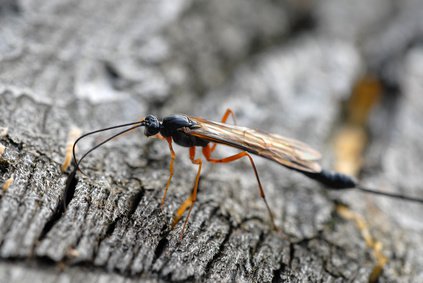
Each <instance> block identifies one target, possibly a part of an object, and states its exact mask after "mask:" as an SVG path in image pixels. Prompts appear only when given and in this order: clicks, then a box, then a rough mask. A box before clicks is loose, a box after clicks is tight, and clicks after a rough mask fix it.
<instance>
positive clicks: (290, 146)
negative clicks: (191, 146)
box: [186, 117, 322, 173]
mask: <svg viewBox="0 0 423 283" xmlns="http://www.w3.org/2000/svg"><path fill="white" fill-rule="evenodd" d="M189 118H190V119H191V120H192V121H194V122H195V123H197V125H196V126H195V127H193V128H191V129H189V130H187V132H186V133H187V134H189V135H193V136H196V137H199V138H201V139H204V140H208V141H211V142H216V143H220V144H225V145H227V146H231V147H235V148H238V149H241V150H245V151H248V152H250V153H252V154H256V155H259V156H262V157H264V158H267V159H270V160H273V161H275V162H277V163H279V164H281V165H283V166H286V167H289V168H291V169H295V170H299V171H304V172H310V173H319V172H320V171H321V170H322V169H321V167H320V165H319V163H318V162H317V161H318V160H319V159H320V158H321V155H320V153H319V152H318V151H316V150H314V149H312V148H311V147H309V146H308V145H306V144H304V143H302V142H300V141H297V140H294V139H288V138H285V137H282V136H279V135H276V134H268V133H263V132H260V131H256V130H252V129H249V128H245V127H239V126H234V125H229V124H223V123H219V122H213V121H209V120H206V119H203V118H199V117H189Z"/></svg>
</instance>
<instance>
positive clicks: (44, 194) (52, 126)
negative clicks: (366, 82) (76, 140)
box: [0, 0, 423, 282]
mask: <svg viewBox="0 0 423 283" xmlns="http://www.w3.org/2000/svg"><path fill="white" fill-rule="evenodd" d="M298 3H302V4H298ZM422 8H423V6H422V4H421V2H419V1H411V0H410V1H402V2H401V3H390V2H389V3H387V2H386V1H380V0H373V1H364V0H360V1H354V4H353V3H352V2H351V1H339V0H332V1H330V0H327V1H318V2H316V3H308V2H307V1H306V2H304V1H301V2H297V1H287V2H275V1H266V2H263V1H255V0H249V1H247V2H246V1H240V0H236V1H223V0H222V1H184V0H180V1H124V2H122V3H121V2H119V1H95V0H93V1H64V0H54V1H19V2H14V1H3V2H2V3H1V4H0V27H1V29H0V113H1V114H0V127H3V128H7V129H8V132H7V134H5V135H2V136H1V137H0V144H1V145H3V146H4V147H5V152H4V154H3V155H2V156H1V157H0V184H3V183H4V182H6V180H7V179H9V178H10V177H13V178H14V182H13V184H12V185H11V187H9V188H8V189H7V190H5V191H2V192H0V258H1V260H0V282H92V281H98V282H132V281H133V282H150V281H151V282H159V281H171V282H176V281H199V282H204V281H208V282H222V281H223V282H231V281H236V282H239V281H245V282H271V281H273V282H281V281H282V282H344V281H345V282H367V281H368V278H369V276H370V273H371V271H372V268H373V267H374V264H375V259H374V258H373V256H372V253H371V250H370V249H369V248H368V247H367V246H366V244H365V242H364V240H363V238H362V236H361V234H360V232H359V230H358V228H357V227H356V226H355V224H354V223H353V222H351V221H347V220H344V219H343V218H341V217H340V216H338V215H337V213H336V211H335V205H336V202H343V203H345V204H346V205H347V206H349V207H350V208H351V209H352V210H353V211H356V212H358V213H359V214H361V215H363V216H364V218H365V219H366V220H367V221H368V222H369V227H370V232H371V233H372V235H373V236H374V237H375V238H376V239H377V240H379V241H380V242H381V243H382V244H383V249H382V251H383V253H384V254H385V255H386V256H387V257H388V259H389V260H388V263H387V265H386V266H385V267H384V270H383V272H382V274H381V277H380V281H381V282H420V281H422V280H423V268H422V267H423V249H422V246H423V236H422V235H423V234H422V230H423V222H422V220H421V215H422V213H423V208H422V207H421V206H419V205H414V204H409V203H403V202H400V201H395V200H390V199H385V198H378V197H373V196H369V195H363V194H360V193H358V192H355V191H348V192H329V191H327V190H325V189H324V188H322V187H321V186H320V185H318V184H316V183H315V182H313V181H310V180H308V179H306V178H305V177H304V176H302V175H299V174H297V173H293V172H291V171H288V170H286V169H284V168H281V167H280V166H278V165H277V164H273V163H271V162H270V161H267V160H263V159H260V158H255V161H256V165H257V167H258V170H259V173H260V177H261V179H262V182H263V184H264V186H265V190H266V196H267V199H268V201H269V204H270V206H271V208H272V209H273V211H274V214H275V218H276V223H277V225H278V226H279V227H280V228H281V231H283V232H282V233H281V232H276V231H273V230H272V229H271V225H270V223H269V219H268V215H267V211H266V208H265V206H264V203H263V202H262V200H261V199H260V197H259V196H258V192H257V183H256V180H255V177H254V174H253V171H252V170H251V168H250V166H249V163H248V162H247V161H244V162H243V161H238V162H234V163H233V164H223V165H219V166H217V165H216V166H210V165H206V166H205V168H204V169H203V174H202V179H201V185H200V192H199V195H198V201H197V203H196V204H195V207H194V209H193V211H192V214H191V218H190V221H189V224H188V228H187V230H186V233H185V235H184V237H183V239H182V240H179V234H180V231H181V228H182V223H180V224H178V225H177V227H176V228H175V229H171V228H170V223H171V221H172V216H173V214H174V212H175V210H176V209H177V208H178V206H179V205H180V204H181V203H182V202H183V200H184V199H185V198H186V197H188V195H189V193H190V191H191V188H192V183H193V180H194V177H195V173H196V166H194V165H192V164H191V162H190V161H189V158H188V154H187V150H186V149H184V148H176V147H175V150H176V153H177V158H176V172H175V176H174V177H173V181H172V184H171V187H170V190H169V194H168V197H167V199H166V202H165V206H164V207H163V208H161V207H160V201H161V197H162V194H163V189H164V186H165V183H166V181H167V178H168V174H169V172H168V166H169V157H170V155H169V152H168V147H167V144H166V143H165V142H161V141H158V140H151V139H146V138H145V137H144V136H143V135H142V134H141V133H140V132H137V133H132V134H128V135H126V136H125V137H121V138H119V139H116V140H115V141H113V142H110V143H108V144H106V145H105V146H104V147H102V149H99V150H98V151H96V152H95V153H93V154H92V155H90V156H89V157H87V159H86V160H84V163H83V165H82V168H83V171H84V173H86V174H87V175H86V176H84V175H82V174H79V175H78V178H79V182H78V184H77V185H76V188H75V193H74V196H73V198H72V199H71V201H70V203H69V205H68V208H67V210H66V211H63V191H64V188H65V182H66V178H67V174H63V173H61V172H60V164H61V162H62V161H63V157H64V152H65V145H66V139H67V135H68V133H69V131H70V129H71V128H72V127H75V126H76V127H78V128H80V129H82V130H83V131H84V132H85V131H90V130H94V129H98V128H101V127H106V126H110V125H116V124H119V123H124V122H128V121H135V120H137V119H139V118H141V117H143V116H145V115H146V114H148V113H152V114H157V115H159V116H165V115H168V114H171V113H187V114H190V115H195V116H203V117H205V118H208V119H211V120H219V119H220V116H221V115H222V114H223V112H224V111H225V109H226V108H227V107H231V108H232V109H233V110H234V111H235V112H236V115H237V123H238V124H239V125H243V126H247V127H251V128H258V129H262V130H265V131H268V132H274V133H279V134H282V135H284V136H289V137H293V138H296V139H299V140H302V141H304V142H306V143H308V144H310V145H312V146H313V147H314V148H317V149H319V150H320V151H321V152H323V153H324V158H323V161H322V162H323V164H324V165H325V166H326V167H330V165H331V155H332V151H333V148H332V146H331V143H330V141H331V138H332V137H333V135H334V132H336V129H337V127H338V126H339V123H340V122H339V121H340V120H341V118H342V113H343V112H342V103H343V102H345V101H346V100H347V99H348V97H349V95H350V92H351V89H352V88H353V86H354V83H355V81H356V80H357V79H358V78H360V77H361V76H362V75H363V74H365V73H366V72H367V73H371V74H373V75H374V76H376V77H378V78H379V79H380V80H381V81H382V83H383V84H384V86H385V91H384V96H383V98H382V102H381V103H380V104H379V107H378V108H377V109H375V111H374V112H373V113H372V116H371V119H370V123H369V132H370V134H371V140H370V142H369V145H368V148H367V152H366V156H365V160H364V168H363V174H362V181H363V182H364V183H366V184H371V185H372V186H373V187H375V188H381V189H386V190H390V191H393V192H399V193H403V194H407V195H415V196H419V195H420V197H421V195H422V192H421V188H420V187H421V184H422V183H423V179H422V178H423V177H422V174H421V173H420V168H422V167H423V158H422V155H423V150H422V142H421V137H422V136H423V126H422V125H421V123H420V121H421V120H422V119H423V114H422V113H423V112H422V109H423V105H422V103H423V100H422V98H421V93H422V91H423V89H422V88H423V87H422V85H421V80H422V78H423V71H422V70H423V69H422V66H423V49H422V47H421V46H420V45H419V41H418V39H419V38H420V37H421V36H422V34H421V31H422V30H423V29H422V25H421V20H420V15H419V13H420V11H421V10H422ZM107 136H108V135H107V134H101V135H100V138H98V139H97V138H93V139H87V140H86V141H85V142H83V143H81V145H80V146H79V150H78V154H79V155H81V154H82V153H83V152H85V151H86V150H88V149H89V148H90V147H91V146H93V145H94V144H96V143H98V141H99V140H101V138H105V137H107ZM218 148H219V150H217V152H216V156H226V155H229V154H231V153H233V152H236V151H233V150H231V149H228V148H225V147H223V146H221V147H218ZM182 222H183V221H182Z"/></svg>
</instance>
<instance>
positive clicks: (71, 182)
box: [63, 120, 145, 210]
mask: <svg viewBox="0 0 423 283" xmlns="http://www.w3.org/2000/svg"><path fill="white" fill-rule="evenodd" d="M144 124H145V122H144V120H141V121H138V122H133V123H127V124H122V125H117V126H113V127H108V128H104V129H99V130H96V131H92V132H89V133H86V134H84V135H82V136H80V137H79V138H78V139H77V140H76V141H75V143H74V144H73V148H72V154H73V162H74V163H75V167H74V169H73V170H72V172H71V173H70V174H69V176H68V178H67V180H66V187H65V191H64V195H63V204H64V208H65V210H66V207H67V205H68V203H69V201H70V199H71V198H72V197H73V193H74V191H75V186H76V183H77V179H76V173H77V171H78V170H79V171H81V170H80V169H79V165H80V164H81V162H82V160H83V159H84V158H85V157H86V156H87V155H88V154H90V153H91V152H93V151H94V150H96V149H97V148H99V147H100V146H102V145H103V144H105V143H107V142H109V141H110V140H112V139H114V138H116V137H117V136H120V135H122V134H124V133H126V132H129V131H132V130H134V129H136V128H139V127H142V126H144ZM133 125H135V126H133ZM128 126H132V127H130V128H129V129H126V130H123V131H120V132H118V133H117V134H115V135H113V136H111V137H109V138H107V139H105V140H104V141H102V142H101V143H99V144H97V145H96V146H94V147H92V148H91V149H90V150H88V151H87V152H86V153H85V154H84V155H83V156H82V157H81V159H79V160H77V159H76V154H75V148H76V144H77V143H78V142H79V141H80V140H82V139H83V138H85V137H87V136H90V135H93V134H96V133H100V132H104V131H108V130H113V129H117V128H122V127H128Z"/></svg>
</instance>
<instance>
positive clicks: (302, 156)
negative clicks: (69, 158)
mask: <svg viewBox="0 0 423 283" xmlns="http://www.w3.org/2000/svg"><path fill="white" fill-rule="evenodd" d="M229 116H232V118H233V119H234V121H235V115H234V113H233V111H232V110H231V109H228V110H227V111H226V112H225V114H224V115H223V117H222V119H221V122H214V121H210V120H207V119H204V118H200V117H193V116H188V115H185V114H174V115H169V116H167V117H164V118H163V119H162V120H159V119H158V118H157V117H156V116H154V115H147V116H146V117H145V118H144V119H141V120H140V121H137V122H133V123H127V124H122V125H117V126H113V127H109V128H104V129H100V130H96V131H93V132H89V133H87V134H84V135H82V136H81V137H79V138H78V139H77V140H76V141H75V143H74V145H73V149H72V153H73V160H74V163H75V167H74V170H73V171H72V172H71V174H70V175H69V177H68V180H67V185H66V190H65V196H66V195H68V192H67V191H68V189H69V187H70V186H71V184H72V183H73V182H75V178H76V172H77V170H78V169H79V166H80V164H81V161H82V160H83V159H84V158H85V157H86V156H87V155H88V154H89V153H91V152H92V151H93V150H95V149H96V148H98V147H100V146H101V145H103V144H105V143H106V142H108V141H110V140H112V139H114V138H115V137H117V136H119V135H122V134H123V133H126V132H129V131H132V130H134V129H136V128H140V127H144V135H145V136H146V137H156V138H159V139H162V140H165V141H166V142H167V143H168V146H169V150H170V165H169V173H170V174H169V178H168V180H167V183H166V187H165V190H164V194H163V197H162V200H161V205H162V206H163V205H164V203H165V199H166V195H167V192H168V189H169V186H170V183H171V180H172V177H173V174H174V161H175V157H176V154H175V152H174V150H173V143H176V144H177V145H180V146H183V147H188V148H189V158H190V160H191V162H192V163H193V164H194V165H197V166H198V169H197V174H196V177H195V181H194V186H193V189H192V192H191V194H190V195H189V197H188V198H187V199H186V200H185V201H184V202H183V203H182V204H181V205H180V207H179V208H178V210H177V211H176V214H175V216H174V219H173V223H172V227H174V226H175V225H176V224H177V223H178V222H179V221H180V219H181V218H182V216H183V215H184V213H185V212H186V211H187V210H188V214H187V216H186V218H185V222H184V225H183V228H182V231H181V237H182V235H183V233H184V231H185V228H186V224H187V223H188V219H189V216H190V214H191V211H192V208H193V207H194V204H195V202H196V200H197V192H198V184H199V180H200V175H201V169H202V164H203V161H202V159H201V158H200V157H197V156H196V147H200V148H201V151H202V154H203V156H204V158H205V159H206V160H207V161H208V162H211V163H230V162H233V161H236V160H238V159H241V158H247V159H248V160H249V161H250V164H251V167H252V169H253V171H254V174H255V177H256V179H257V183H258V189H259V194H260V197H261V199H263V201H264V203H265V205H266V208H267V211H268V213H269V218H270V221H271V223H272V225H273V227H274V228H275V229H276V225H275V222H274V217H273V213H272V210H271V209H270V206H269V204H268V203H267V200H266V196H265V193H264V189H263V185H262V183H261V181H260V177H259V174H258V172H257V168H256V165H255V164H254V160H253V157H252V155H258V156H261V157H264V158H266V159H269V160H272V161H274V162H276V163H278V164H280V165H282V166H284V167H286V168H288V169H291V170H294V171H297V172H300V173H302V174H304V175H306V176H307V177H309V178H312V179H314V180H316V181H318V182H320V183H322V184H323V185H324V186H325V187H326V188H329V189H337V190H342V189H358V190H360V191H362V192H366V193H372V194H376V195H383V196H388V197H392V198H397V199H402V200H407V201H414V202H419V203H423V199H419V198H414V197H409V196H403V195H398V194H393V193H387V192H382V191H377V190H372V189H367V188H365V187H363V186H361V185H360V184H359V183H358V182H357V181H356V180H355V179H354V178H353V177H351V176H348V175H345V174H342V173H339V172H332V171H328V170H325V169H323V168H322V167H321V165H320V164H319V160H320V159H321V154H320V153H319V152H318V151H317V150H315V149H313V148H311V147H310V146H308V145H306V144H305V143H303V142H300V141H297V140H295V139H290V138H285V137H283V136H280V135H277V134H271V133H265V132H262V131H259V130H253V129H250V128H246V127H240V126H237V125H232V124H227V123H226V121H227V119H228V118H229ZM129 126H131V127H130V128H127V129H125V130H123V131H121V132H119V133H117V134H115V135H113V136H111V137H110V138H108V139H106V140H104V141H103V142H101V143H99V144H98V145H96V146H94V147H93V148H91V149H90V150H89V151H87V152H86V153H85V154H84V155H83V156H82V157H81V159H79V161H77V159H76V155H75V147H76V144H77V143H78V142H79V141H80V140H81V139H83V138H85V137H86V136H89V135H92V134H96V133H99V132H103V131H108V130H112V129H117V128H122V127H129ZM218 144H221V145H226V146H229V147H233V148H236V149H239V150H240V152H239V153H237V154H234V155H231V156H228V157H225V158H216V157H213V152H214V151H215V149H216V146H217V145H218ZM65 205H66V201H65Z"/></svg>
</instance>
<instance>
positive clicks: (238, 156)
mask: <svg viewBox="0 0 423 283" xmlns="http://www.w3.org/2000/svg"><path fill="white" fill-rule="evenodd" d="M203 155H204V156H205V157H206V159H207V161H209V162H211V163H229V162H232V161H235V160H238V159H241V158H243V157H248V159H250V163H251V166H252V167H253V169H254V174H255V175H256V179H257V183H258V185H259V193H260V197H261V198H262V199H263V201H264V203H265V204H266V208H267V211H268V212H269V217H270V221H271V222H272V226H273V229H275V230H278V229H277V227H276V225H275V220H274V218H273V213H272V210H271V209H270V206H269V204H268V203H267V200H266V196H265V195H264V190H263V186H262V185H261V182H260V178H259V175H258V172H257V168H256V165H255V164H254V160H253V158H252V157H251V155H250V154H249V153H248V152H246V151H242V152H240V153H237V154H235V155H232V156H229V157H225V158H222V159H216V158H212V157H211V148H210V146H209V145H207V146H205V147H203Z"/></svg>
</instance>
